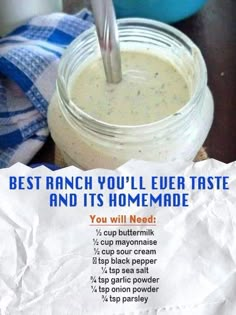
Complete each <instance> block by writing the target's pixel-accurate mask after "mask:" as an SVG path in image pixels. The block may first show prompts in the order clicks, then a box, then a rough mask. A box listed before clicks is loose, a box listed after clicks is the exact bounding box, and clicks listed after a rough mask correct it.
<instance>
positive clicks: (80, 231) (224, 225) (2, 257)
mask: <svg viewBox="0 0 236 315" xmlns="http://www.w3.org/2000/svg"><path fill="white" fill-rule="evenodd" d="M83 174H84V172H83V171H81V170H79V169H76V168H75V167H69V168H66V169H62V170H59V171H57V172H51V171H49V170H47V169H46V168H44V167H41V168H38V169H30V168H28V167H26V166H24V165H22V164H16V165H15V166H13V167H11V168H9V169H3V170H0V314H1V315H20V314H21V315H80V314H89V315H93V314H94V315H95V314H96V315H99V314H104V315H108V314H109V315H111V314H119V315H122V314H127V315H128V314H129V315H131V314H133V315H141V314H142V315H144V314H145V315H146V314H148V315H152V314H157V313H158V314H159V313H161V314H165V315H235V314H236V164H235V163H232V164H229V165H226V164H223V163H221V162H217V161H215V160H208V161H203V162H198V163H196V164H186V163H182V164H181V163H180V164H177V163H175V164H155V163H147V162H142V161H131V162H129V163H127V164H125V165H124V166H122V167H120V168H119V169H118V170H116V171H110V170H93V171H88V172H86V175H93V176H97V175H115V174H116V175H128V176H130V175H137V176H151V175H157V176H160V175H185V176H190V175H197V176H199V175H201V174H203V175H206V174H207V175H213V176H214V175H224V176H226V175H228V176H230V189H229V190H227V191H222V190H219V191H214V192H212V191H208V192H207V191H194V192H193V193H192V194H191V198H190V199H191V205H190V206H189V207H188V208H153V209H148V210H147V208H144V209H137V210H135V209H132V213H138V214H139V215H147V212H148V213H149V214H154V215H155V216H156V217H157V220H158V225H157V227H156V228H155V229H156V235H157V240H158V263H157V264H156V265H155V266H154V267H152V275H153V276H156V277H160V283H159V287H160V289H159V292H158V293H157V294H155V295H150V298H149V300H148V303H147V304H139V303H126V304H124V305H121V304H115V303H104V302H102V300H101V297H100V296H99V295H97V294H94V293H92V292H91V278H90V277H91V274H92V273H93V272H94V270H93V268H94V266H93V265H92V263H91V262H92V260H91V259H92V258H91V257H92V256H93V243H92V239H93V237H94V228H93V227H90V226H89V223H90V221H89V213H94V214H97V215H111V211H112V214H115V213H116V212H117V213H119V214H122V213H127V212H128V210H127V208H126V209H119V208H117V209H116V210H115V209H112V210H111V209H108V208H97V207H94V208H93V209H86V208H82V207H76V208H66V207H58V208H50V207H49V205H48V196H49V193H50V192H48V191H45V190H42V189H41V190H40V191H38V190H32V191H27V190H21V191H19V190H18V191H9V187H8V178H9V176H10V175H15V176H16V175H18V176H30V175H31V176H38V175H41V176H42V177H43V176H46V175H50V176H58V175H61V176H70V175H72V176H79V175H83ZM113 229H114V228H113Z"/></svg>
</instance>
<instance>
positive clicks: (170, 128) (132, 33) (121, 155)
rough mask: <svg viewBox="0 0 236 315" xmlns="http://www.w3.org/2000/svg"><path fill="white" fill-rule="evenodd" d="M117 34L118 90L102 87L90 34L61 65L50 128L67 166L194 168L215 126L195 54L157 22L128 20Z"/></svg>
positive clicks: (102, 77) (112, 86) (192, 47)
mask: <svg viewBox="0 0 236 315" xmlns="http://www.w3.org/2000/svg"><path fill="white" fill-rule="evenodd" d="M118 28H119V36H120V46H121V59H122V73H123V77H122V81H121V82H120V83H119V84H108V83H107V82H106V79H105V74H104V70H103V66H102V61H101V56H100V50H99V45H98V42H97V37H96V32H95V28H94V27H93V28H91V29H89V30H88V31H86V32H84V33H83V34H82V35H81V36H79V37H78V38H77V39H76V40H75V41H74V42H73V43H72V44H71V45H70V46H69V48H68V49H67V51H66V53H65V54H64V57H63V58H62V60H61V63H60V66H59V77H58V80H57V92H56V94H55V95H54V97H53V99H52V102H51V104H50V106H49V110H48V122H49V127H50V130H51V135H52V138H53V139H54V141H55V143H56V145H57V146H58V148H59V149H60V151H61V153H62V155H63V157H64V159H65V162H66V163H67V164H68V165H75V166H78V167H80V168H82V169H93V168H110V169H114V168H116V167H119V166H120V165H122V164H123V163H125V162H127V161H128V160H130V159H140V160H148V161H175V160H178V159H180V160H193V159H194V157H195V156H196V154H197V152H198V151H199V149H200V148H201V146H202V144H203V142H204V141H205V139H206V137H207V134H208V132H209V129H210V127H211V124H212V119H213V99H212V96H211V93H210V91H209V89H208V87H207V70H206V65H205V62H204V60H203V57H202V55H201V53H200V51H199V49H198V48H197V47H196V45H195V44H194V43H193V42H192V41H191V40H190V39H189V38H188V37H186V36H185V35H184V34H182V33H181V32H180V31H178V30H176V29H175V28H173V27H171V26H169V25H166V24H163V23H160V22H156V21H152V20H146V19H131V18H130V19H123V20H120V21H119V22H118Z"/></svg>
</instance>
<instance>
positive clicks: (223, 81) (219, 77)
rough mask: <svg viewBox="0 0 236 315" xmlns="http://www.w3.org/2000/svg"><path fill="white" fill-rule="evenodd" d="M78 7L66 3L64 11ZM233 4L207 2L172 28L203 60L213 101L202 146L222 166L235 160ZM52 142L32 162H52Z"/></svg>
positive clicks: (233, 0)
mask: <svg viewBox="0 0 236 315" xmlns="http://www.w3.org/2000/svg"><path fill="white" fill-rule="evenodd" d="M79 7H81V3H79V2H78V1H75V0H67V2H66V7H65V9H66V11H67V12H73V11H75V10H76V9H77V8H79ZM235 17H236V0H209V2H208V4H207V5H206V6H205V7H204V8H203V9H202V10H201V11H200V12H198V13H197V14H196V15H194V16H193V17H191V18H189V19H186V20H184V21H181V22H179V23H176V24H175V25H174V26H175V27H177V28H178V29H180V30H181V31H183V32H184V33H185V34H187V35H188V36H189V37H190V38H191V39H192V40H193V41H194V42H195V43H196V44H197V45H198V47H199V48H200V49H201V51H202V54H203V56H204V58H205V61H206V64H207V68H208V77H209V86H210V89H211V91H212V93H213V96H214V100H215V117H214V122H213V126H212V129H211V131H210V133H209V136H208V137H207V140H206V142H205V144H204V145H205V146H206V148H207V152H208V154H209V156H210V157H212V158H215V159H218V160H220V161H223V162H226V163H228V162H232V161H235V160H236V92H235V91H236V22H235ZM53 156H54V144H53V141H52V140H51V139H49V140H48V141H47V143H46V144H45V146H44V147H43V149H42V150H41V151H40V152H39V153H38V154H37V156H36V157H35V158H34V160H33V162H52V158H53Z"/></svg>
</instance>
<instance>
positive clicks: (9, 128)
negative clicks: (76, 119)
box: [0, 10, 92, 168]
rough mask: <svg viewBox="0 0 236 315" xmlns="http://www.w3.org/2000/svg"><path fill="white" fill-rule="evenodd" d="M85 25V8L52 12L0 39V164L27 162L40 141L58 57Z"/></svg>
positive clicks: (87, 15) (87, 24) (87, 21)
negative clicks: (70, 11)
mask: <svg viewBox="0 0 236 315" xmlns="http://www.w3.org/2000/svg"><path fill="white" fill-rule="evenodd" d="M91 25H92V17H91V14H90V12H89V11H87V10H82V11H80V12H79V13H78V14H76V15H67V14H63V13H54V14H50V15H47V16H39V17H35V18H33V19H32V20H31V21H30V22H29V23H27V24H26V25H23V26H20V27H18V28H17V29H16V30H15V31H13V32H12V33H10V34H9V35H8V36H6V37H4V38H1V39H0V168H3V167H8V166H10V165H12V164H14V163H16V162H22V163H28V162H29V161H30V160H31V159H32V157H33V156H34V155H35V153H37V151H38V150H39V149H40V148H41V147H42V145H43V144H44V142H45V141H46V139H47V136H48V128H47V119H46V117H47V107H48V103H49V101H50V99H51V97H52V94H53V92H54V89H55V82H56V77H57V67H58V62H59V59H60V57H61V55H62V53H63V52H64V50H65V48H66V47H67V45H68V44H70V42H71V41H72V40H73V39H74V38H75V37H76V36H78V35H79V34H80V33H82V32H83V31H84V30H85V29H87V28H89V27H90V26H91Z"/></svg>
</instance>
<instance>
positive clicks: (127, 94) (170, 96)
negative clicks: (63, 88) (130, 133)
mask: <svg viewBox="0 0 236 315" xmlns="http://www.w3.org/2000/svg"><path fill="white" fill-rule="evenodd" d="M121 58H122V73H123V78H122V81H121V82H120V83H119V84H108V83H107V82H106V79H105V74H104V69H103V64H102V60H101V59H96V60H93V61H91V62H90V63H89V64H88V65H86V67H84V68H82V70H80V71H77V72H75V73H74V74H73V76H72V78H71V82H70V88H69V96H70V99H71V100H72V101H73V102H74V103H75V104H76V105H77V106H79V107H80V109H82V110H83V111H84V112H86V113H87V114H89V115H90V116H92V117H93V118H96V119H98V120H101V121H103V122H106V123H110V124H116V125H142V124H147V123H151V122H155V121H158V120H161V119H163V118H165V117H167V116H169V115H171V114H174V113H175V112H177V111H178V110H179V109H180V108H181V107H183V106H184V105H185V104H186V103H187V102H188V100H189V99H190V92H189V88H188V85H187V82H186V80H185V79H184V78H183V76H182V75H181V74H180V73H179V71H178V70H177V69H176V68H175V67H174V66H173V65H172V64H171V63H170V62H168V61H167V60H164V59H162V58H160V57H158V56H156V55H152V54H150V53H147V52H140V51H139V52H138V51H123V52H122V54H121Z"/></svg>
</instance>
